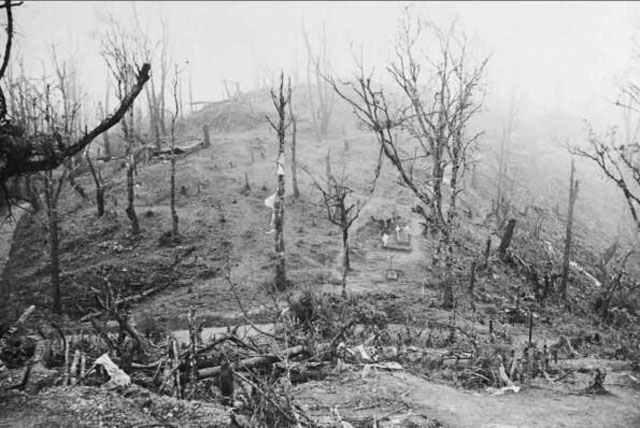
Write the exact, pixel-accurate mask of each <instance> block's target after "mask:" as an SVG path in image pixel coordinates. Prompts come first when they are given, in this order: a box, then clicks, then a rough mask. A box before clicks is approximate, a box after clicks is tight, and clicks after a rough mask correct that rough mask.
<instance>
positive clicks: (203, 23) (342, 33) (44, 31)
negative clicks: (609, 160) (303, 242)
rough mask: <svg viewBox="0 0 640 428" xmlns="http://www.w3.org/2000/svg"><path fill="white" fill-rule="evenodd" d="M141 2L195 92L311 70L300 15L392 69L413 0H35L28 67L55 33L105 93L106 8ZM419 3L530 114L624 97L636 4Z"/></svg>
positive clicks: (27, 30)
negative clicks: (460, 37) (454, 21)
mask: <svg viewBox="0 0 640 428" xmlns="http://www.w3.org/2000/svg"><path fill="white" fill-rule="evenodd" d="M133 3H135V8H136V10H137V13H138V16H139V18H140V20H141V21H142V22H143V24H142V25H143V26H148V28H149V29H150V31H151V32H155V33H157V29H158V22H159V19H160V17H161V16H164V17H165V19H166V20H167V22H168V26H169V33H170V37H171V43H172V49H173V53H174V58H175V59H176V60H177V61H186V60H188V61H189V69H190V72H191V74H192V79H193V88H194V98H196V99H198V100H213V99H217V98H219V97H220V96H221V91H222V89H221V79H222V78H223V77H225V78H229V79H233V80H239V81H240V82H241V85H242V88H251V87H253V85H254V83H255V81H256V75H257V73H260V75H267V76H274V75H275V74H276V73H277V72H278V70H279V69H281V68H284V69H285V71H293V69H294V64H295V63H296V60H297V62H298V64H299V72H300V75H301V76H303V75H304V64H305V62H304V61H305V51H304V44H303V42H302V37H301V20H302V19H304V22H305V25H306V27H307V28H308V30H309V32H310V33H311V37H312V41H314V42H316V45H317V42H318V41H319V34H320V29H321V28H322V26H323V24H324V25H325V26H326V33H327V40H328V48H329V50H330V54H331V58H332V60H333V61H332V62H333V66H334V68H335V69H336V70H337V71H338V72H340V73H345V72H348V71H350V70H352V69H353V67H352V64H353V62H352V58H351V52H353V49H354V48H353V44H355V46H357V47H356V48H355V49H356V51H359V49H360V46H361V49H362V51H363V52H364V54H365V60H366V61H369V62H370V63H372V64H374V63H377V64H379V68H378V69H377V70H378V72H379V73H383V72H384V71H383V70H382V68H381V67H380V65H381V64H384V60H385V58H386V57H387V55H388V53H389V50H390V44H389V42H390V41H391V40H392V38H393V35H394V34H395V31H396V28H397V27H396V26H397V19H398V16H399V14H400V12H401V8H402V6H403V4H404V3H400V2H360V1H359V2H339V1H336V2H206V1H198V2H187V1H180V2H172V1H165V2H154V1H144V2H129V1H118V2H93V1H91V2H88V1H87V2H81V1H73V2H37V1H29V2H27V3H25V4H24V5H22V6H20V7H18V8H16V9H15V12H14V14H15V20H16V25H17V28H18V29H19V32H20V34H19V40H18V43H19V45H20V50H21V54H22V56H23V57H24V60H25V64H26V65H27V68H29V69H31V70H36V71H39V70H41V65H40V63H41V62H42V61H43V60H45V61H46V60H48V58H49V57H50V55H49V54H48V52H49V51H50V45H51V44H52V43H55V44H56V45H57V46H58V50H59V52H60V56H64V55H65V54H67V55H72V56H73V57H74V58H75V59H76V60H77V61H78V62H79V63H81V64H82V67H83V68H82V70H83V72H84V73H83V74H84V75H85V76H84V79H85V81H86V82H87V84H86V87H87V90H88V92H94V91H95V92H96V93H98V94H99V93H100V92H101V91H103V87H104V76H105V73H106V71H105V68H104V66H103V63H102V60H101V58H100V56H99V52H98V46H99V42H98V38H97V35H99V34H100V33H101V32H102V31H104V29H105V28H106V19H105V18H106V17H107V15H108V13H113V14H114V15H115V16H117V17H119V18H120V19H122V20H123V21H127V20H131V17H132V15H133ZM416 10H418V11H420V13H422V14H423V15H424V16H427V17H429V18H431V19H433V20H435V21H436V22H438V23H441V24H444V25H446V23H447V22H448V20H450V19H451V18H453V17H457V18H458V20H459V22H460V24H461V25H462V27H463V28H464V29H465V31H466V33H467V34H468V35H469V39H470V42H471V45H472V46H473V47H474V55H478V56H480V55H489V54H490V55H491V61H490V64H489V69H488V75H487V78H488V79H487V80H488V82H489V89H490V91H491V94H493V95H496V94H499V99H500V100H505V99H507V98H508V96H509V95H510V94H511V92H512V91H514V90H515V91H516V93H517V94H518V95H519V96H520V97H521V98H523V99H524V100H525V109H526V112H527V113H530V114H538V113H544V112H549V111H555V110H561V111H565V112H572V113H574V114H576V115H578V116H580V117H589V118H593V117H594V116H602V115H606V114H607V113H606V112H605V110H608V109H609V108H610V102H611V101H612V100H613V99H614V98H615V90H614V89H615V88H614V85H613V84H614V82H615V79H616V78H620V77H622V76H623V75H624V73H625V70H627V69H628V67H629V66H630V64H631V60H632V37H633V36H634V34H635V33H636V28H637V27H638V26H637V23H638V17H639V16H640V4H639V3H635V2H573V1H572V2H428V3H416ZM90 78H93V79H94V80H95V83H94V84H92V83H89V82H90V80H89V79H90ZM494 104H495V103H492V106H493V105H494ZM499 105H500V106H501V107H504V105H505V104H504V102H502V103H500V104H499ZM594 120H595V118H594Z"/></svg>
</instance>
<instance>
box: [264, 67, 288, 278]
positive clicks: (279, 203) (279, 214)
mask: <svg viewBox="0 0 640 428" xmlns="http://www.w3.org/2000/svg"><path fill="white" fill-rule="evenodd" d="M271 100H272V101H273V106H274V107H275V109H276V113H277V120H276V121H272V120H271V118H269V117H268V116H267V121H268V122H269V124H270V125H271V127H272V128H273V129H274V130H275V131H276V133H277V135H278V158H277V160H276V177H277V189H278V190H277V193H276V200H275V203H274V213H275V219H274V228H275V252H276V271H275V281H274V287H275V289H276V290H279V291H282V290H284V289H285V288H286V286H287V276H286V267H285V264H286V261H285V252H284V148H285V141H286V131H287V129H288V128H289V125H291V119H290V118H287V105H288V104H289V103H290V102H291V79H289V81H288V85H287V88H286V90H285V87H284V74H283V73H282V72H281V73H280V85H279V89H278V92H277V93H276V92H275V91H274V90H273V89H272V90H271Z"/></svg>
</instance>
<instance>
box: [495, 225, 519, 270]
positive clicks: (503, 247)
mask: <svg viewBox="0 0 640 428" xmlns="http://www.w3.org/2000/svg"><path fill="white" fill-rule="evenodd" d="M515 228H516V219H515V218H512V219H511V220H509V223H507V227H506V229H505V230H504V233H503V234H502V240H501V241H500V246H498V256H499V257H500V258H501V259H503V260H504V258H505V256H506V254H507V248H509V245H510V244H511V238H513V231H514V230H515Z"/></svg>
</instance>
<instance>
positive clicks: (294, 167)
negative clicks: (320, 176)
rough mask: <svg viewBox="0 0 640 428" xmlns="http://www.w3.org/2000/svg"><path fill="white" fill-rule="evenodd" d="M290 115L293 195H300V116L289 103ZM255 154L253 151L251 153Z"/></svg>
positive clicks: (295, 196)
mask: <svg viewBox="0 0 640 428" xmlns="http://www.w3.org/2000/svg"><path fill="white" fill-rule="evenodd" d="M289 117H290V118H291V126H292V129H291V182H292V186H293V197H294V198H296V199H298V198H299V197H300V189H299V188H298V159H297V158H296V146H297V141H296V138H297V134H298V118H297V117H296V116H295V115H294V114H293V107H292V106H291V103H289ZM251 156H253V153H252V154H251Z"/></svg>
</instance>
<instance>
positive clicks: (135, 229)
mask: <svg viewBox="0 0 640 428" xmlns="http://www.w3.org/2000/svg"><path fill="white" fill-rule="evenodd" d="M102 55H103V57H104V59H105V61H106V63H107V65H108V66H109V69H110V70H111V74H112V76H113V78H114V80H115V81H116V85H117V86H116V94H117V97H118V99H119V100H120V102H122V101H123V99H124V97H125V96H126V92H125V91H126V88H127V87H129V86H130V85H131V82H132V80H133V79H134V77H135V63H136V60H135V58H134V53H133V52H132V51H131V50H130V47H129V41H128V38H127V35H126V34H125V33H124V32H123V29H122V28H120V27H119V25H118V24H117V23H116V22H115V21H113V22H112V25H111V28H110V31H109V33H107V35H106V37H105V39H104V40H103V52H102ZM123 116H124V117H123V120H122V121H121V126H122V133H123V136H124V142H125V156H126V159H127V170H126V174H127V207H126V209H125V212H126V214H127V217H128V218H129V221H130V222H131V233H132V234H133V235H139V234H140V224H139V222H138V216H137V214H136V210H135V183H134V172H135V170H136V159H135V147H134V145H135V138H134V132H135V121H134V109H133V106H131V108H129V109H128V110H127V112H126V114H124V115H123Z"/></svg>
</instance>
